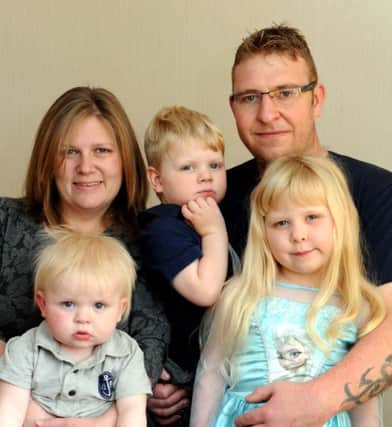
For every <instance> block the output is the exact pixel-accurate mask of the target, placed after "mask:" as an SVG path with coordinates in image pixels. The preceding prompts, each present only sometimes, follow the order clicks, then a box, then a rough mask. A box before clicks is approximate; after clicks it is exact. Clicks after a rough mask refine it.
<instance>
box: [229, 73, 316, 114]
mask: <svg viewBox="0 0 392 427" xmlns="http://www.w3.org/2000/svg"><path fill="white" fill-rule="evenodd" d="M316 84H317V81H316V80H314V81H312V82H310V83H308V84H306V85H305V86H298V87H287V88H281V89H274V90H269V91H268V92H260V91H246V92H240V93H234V94H233V95H231V96H230V101H231V102H232V103H233V104H235V106H236V107H237V108H240V109H243V110H254V109H257V108H259V106H260V103H261V99H262V97H263V95H268V96H269V97H270V98H271V99H272V101H273V102H274V104H275V106H277V107H288V106H290V105H291V104H292V103H293V102H294V101H295V99H297V98H298V96H299V95H300V94H301V93H304V92H309V91H310V90H313V89H314V88H315V86H316Z"/></svg>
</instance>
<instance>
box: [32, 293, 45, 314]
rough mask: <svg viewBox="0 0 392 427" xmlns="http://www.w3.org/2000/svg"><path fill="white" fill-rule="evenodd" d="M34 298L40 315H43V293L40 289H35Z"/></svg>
mask: <svg viewBox="0 0 392 427" xmlns="http://www.w3.org/2000/svg"><path fill="white" fill-rule="evenodd" d="M34 299H35V303H36V304H37V305H38V308H39V309H40V311H41V316H42V317H45V314H46V299H45V294H44V293H43V292H42V291H37V292H36V294H35V297H34Z"/></svg>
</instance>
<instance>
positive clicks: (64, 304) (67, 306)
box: [61, 301, 75, 308]
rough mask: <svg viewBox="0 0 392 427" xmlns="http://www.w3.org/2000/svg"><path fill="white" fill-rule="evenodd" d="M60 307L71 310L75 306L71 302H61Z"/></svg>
mask: <svg viewBox="0 0 392 427" xmlns="http://www.w3.org/2000/svg"><path fill="white" fill-rule="evenodd" d="M61 305H62V306H63V307H64V308H73V307H74V306H75V303H73V302H72V301H63V302H62V303H61Z"/></svg>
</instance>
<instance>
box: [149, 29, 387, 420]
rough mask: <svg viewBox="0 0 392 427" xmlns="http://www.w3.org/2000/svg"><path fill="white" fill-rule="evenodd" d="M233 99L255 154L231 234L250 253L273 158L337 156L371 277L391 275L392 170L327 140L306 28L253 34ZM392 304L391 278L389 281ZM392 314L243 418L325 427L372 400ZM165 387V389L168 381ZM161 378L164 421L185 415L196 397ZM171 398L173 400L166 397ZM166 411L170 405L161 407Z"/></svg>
mask: <svg viewBox="0 0 392 427" xmlns="http://www.w3.org/2000/svg"><path fill="white" fill-rule="evenodd" d="M232 83H233V95H232V96H231V97H230V105H231V109H232V111H233V115H234V118H235V121H236V124H237V129H238V133H239V136H240V138H241V140H242V142H243V143H244V144H245V146H246V147H247V148H248V150H249V151H250V152H251V153H252V155H253V156H254V159H252V160H250V161H248V162H246V163H244V164H242V165H239V166H237V167H235V168H233V169H231V170H229V172H228V186H227V190H228V191H227V194H226V197H225V200H224V201H223V203H222V210H223V213H224V216H225V219H226V223H227V228H228V233H229V240H230V242H231V244H232V245H233V246H234V248H235V249H237V251H238V252H239V253H240V254H241V253H242V251H243V249H244V245H245V242H246V235H247V229H248V215H249V196H250V193H251V191H252V189H253V188H254V186H255V185H256V183H257V182H258V180H259V178H260V175H261V174H262V172H263V168H264V165H265V164H266V163H267V162H268V161H271V160H273V159H275V158H277V157H280V156H284V155H290V154H301V153H307V154H315V155H327V154H328V155H331V156H332V157H333V158H334V159H335V160H336V161H337V162H338V163H339V164H340V165H341V166H342V167H343V169H344V171H345V173H346V176H347V178H348V180H349V183H350V187H351V191H352V195H353V199H354V202H355V204H356V206H357V209H358V210H359V214H360V218H361V225H362V232H363V237H364V242H365V245H366V251H365V255H366V262H367V269H368V272H369V276H370V277H371V278H372V279H373V280H374V281H375V282H376V283H377V284H384V283H387V282H391V281H392V249H391V248H392V174H391V173H390V172H388V171H386V170H384V169H381V168H378V167H376V166H374V165H371V164H368V163H364V162H360V161H358V160H355V159H352V158H349V157H345V156H342V155H339V154H336V153H327V151H326V150H325V149H324V148H323V147H322V146H321V145H320V142H319V139H318V135H317V130H316V126H315V120H316V118H317V117H319V115H320V114H321V110H322V106H323V103H324V100H325V88H324V86H323V85H322V84H321V83H319V82H318V76H317V70H316V67H315V64H314V61H313V58H312V56H311V53H310V51H309V48H308V46H307V43H306V41H305V39H304V38H303V36H302V35H301V34H300V33H299V32H298V31H297V30H295V29H293V28H289V27H286V26H274V27H271V28H266V29H264V30H260V31H257V32H255V33H253V34H251V35H250V36H249V37H247V38H246V39H245V40H244V41H243V42H242V44H241V45H240V47H239V48H238V50H237V53H236V57H235V61H234V65H233V69H232ZM380 290H381V292H382V294H383V296H384V299H385V301H386V303H387V306H388V310H389V312H391V311H392V284H385V285H384V286H382V287H381V288H380ZM391 326H392V319H391V316H388V317H387V319H386V320H385V321H384V322H383V324H382V325H380V326H379V327H378V328H377V329H376V330H374V331H373V332H372V333H370V334H369V335H367V336H365V337H363V338H362V339H360V341H359V342H358V343H357V344H356V345H355V347H354V348H353V349H352V350H351V351H350V353H349V354H348V355H347V356H346V357H345V358H344V359H343V360H342V361H341V362H340V363H339V364H338V365H336V366H335V367H334V368H333V369H331V370H330V371H328V373H326V374H324V375H323V376H321V377H319V378H317V379H315V380H313V381H309V382H306V383H294V382H277V383H272V384H270V385H268V386H265V387H260V388H258V389H257V390H255V392H254V393H253V394H252V395H251V396H250V397H249V400H250V401H252V402H260V401H264V400H268V402H267V403H266V404H265V405H264V406H261V407H259V408H257V409H254V410H253V411H251V412H249V413H248V414H245V415H243V416H241V417H239V418H238V420H237V421H236V423H237V424H236V425H237V426H238V427H242V426H266V427H287V426H292V427H320V426H322V424H323V423H324V422H325V421H326V420H327V419H329V418H331V417H332V416H333V415H334V414H335V413H337V412H339V411H341V410H347V409H350V408H351V407H353V406H354V405H355V404H357V403H359V402H360V401H365V400H367V399H368V398H369V397H370V396H371V395H375V394H377V393H379V392H381V391H382V390H383V389H385V388H386V387H387V386H388V385H389V384H390V383H392V375H391V374H390V372H391V368H392V350H391V349H392V334H391V333H390V330H391ZM165 387H166V388H165ZM170 387H174V386H173V385H172V384H168V385H164V386H162V388H160V386H158V388H157V389H156V390H154V398H153V399H151V400H150V408H151V409H152V410H153V412H154V413H155V414H156V415H158V416H159V415H160V416H161V417H162V416H167V418H161V419H160V421H161V423H166V422H169V420H170V422H172V421H173V420H174V419H176V415H174V414H175V412H176V410H178V409H179V408H180V407H184V406H185V405H186V403H187V400H186V396H185V395H184V394H182V392H183V390H179V389H177V388H173V389H170ZM165 398H166V399H165ZM160 411H162V412H160ZM171 411H173V412H171Z"/></svg>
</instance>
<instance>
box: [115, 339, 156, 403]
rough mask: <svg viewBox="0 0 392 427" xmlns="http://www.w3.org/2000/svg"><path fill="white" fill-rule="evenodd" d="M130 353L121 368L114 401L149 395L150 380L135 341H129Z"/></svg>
mask: <svg viewBox="0 0 392 427" xmlns="http://www.w3.org/2000/svg"><path fill="white" fill-rule="evenodd" d="M129 346H130V353H129V356H128V357H127V358H126V360H124V364H123V365H122V366H121V375H120V377H119V379H118V382H117V386H116V395H115V399H116V400H118V399H121V398H122V397H126V396H131V395H136V394H151V385H150V380H149V378H148V376H147V373H146V370H145V368H144V361H143V353H142V351H141V350H140V348H139V346H138V345H137V343H136V341H135V340H132V339H131V340H130V342H129Z"/></svg>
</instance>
